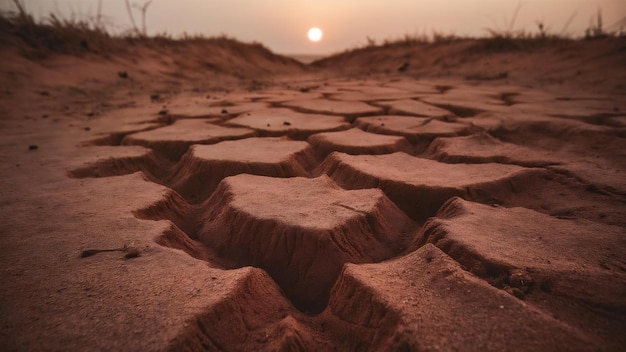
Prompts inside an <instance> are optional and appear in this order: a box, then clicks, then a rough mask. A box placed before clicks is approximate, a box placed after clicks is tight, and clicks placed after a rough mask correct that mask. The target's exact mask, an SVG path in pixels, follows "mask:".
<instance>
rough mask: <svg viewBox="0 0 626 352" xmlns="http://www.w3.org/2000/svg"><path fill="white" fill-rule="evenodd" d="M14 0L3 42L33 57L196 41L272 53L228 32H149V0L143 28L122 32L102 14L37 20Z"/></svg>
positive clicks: (1, 29) (1, 31) (3, 21)
mask: <svg viewBox="0 0 626 352" xmlns="http://www.w3.org/2000/svg"><path fill="white" fill-rule="evenodd" d="M14 3H15V4H16V9H17V10H16V11H15V12H6V13H2V14H0V46H2V45H4V46H14V47H17V48H19V49H20V50H21V52H22V54H23V55H24V56H26V57H28V58H30V59H40V58H45V57H48V56H49V55H50V54H70V55H85V54H97V55H102V56H105V57H108V56H110V55H113V54H116V53H125V52H129V51H131V50H132V49H133V48H134V47H137V46H142V47H151V48H159V47H177V46H194V45H206V46H207V47H217V48H228V49H230V50H232V51H240V52H244V51H247V50H244V48H245V49H252V51H254V52H257V53H260V54H261V55H263V56H267V57H270V56H273V54H272V53H271V51H270V50H269V49H267V48H265V47H264V46H263V45H262V44H260V43H256V42H255V43H242V42H239V41H238V40H237V39H235V38H232V37H229V36H227V35H225V34H222V35H220V36H214V37H207V36H204V35H199V34H195V35H194V34H187V33H183V34H182V35H181V36H178V37H174V36H171V35H169V34H167V33H161V34H157V35H154V36H147V35H146V33H147V29H146V26H145V16H146V10H147V8H148V7H147V5H149V2H146V3H144V5H143V6H142V7H140V10H141V11H142V28H141V29H139V28H137V27H136V26H135V27H133V28H131V29H130V30H127V31H125V32H123V33H121V34H111V32H110V31H109V30H108V29H107V27H106V26H105V25H104V24H103V20H102V17H101V16H100V15H98V16H96V17H94V18H87V19H77V18H76V17H75V16H72V18H70V19H64V18H60V17H58V16H57V15H55V14H50V15H48V16H47V17H44V18H43V19H41V20H39V21H37V20H35V18H34V17H33V16H32V15H31V14H29V13H28V12H27V11H26V9H25V8H24V6H23V5H22V3H21V2H20V1H19V0H14ZM133 23H134V22H133Z"/></svg>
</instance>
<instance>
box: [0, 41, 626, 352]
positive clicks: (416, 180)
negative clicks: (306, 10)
mask: <svg viewBox="0 0 626 352" xmlns="http://www.w3.org/2000/svg"><path fill="white" fill-rule="evenodd" d="M624 45H625V44H624V41H623V40H614V41H597V42H586V43H576V44H572V45H570V46H560V47H558V48H554V49H544V50H539V51H532V52H515V53H510V52H502V53H493V52H481V53H479V54H480V55H479V54H476V51H475V50H476V49H475V48H474V47H472V43H466V42H463V43H457V44H451V45H442V46H435V47H432V48H430V49H429V50H431V51H430V53H424V52H423V50H421V49H420V48H411V47H390V48H383V49H372V50H369V51H367V50H366V51H364V52H360V53H352V54H346V55H344V56H340V57H336V58H331V59H328V60H325V61H322V62H318V63H316V64H315V65H316V66H317V68H308V67H303V66H302V65H300V64H298V63H296V62H293V61H290V60H287V59H284V58H277V57H273V56H271V55H268V54H267V53H265V52H256V51H254V50H250V51H246V52H243V53H242V52H241V50H240V51H229V50H230V49H228V50H227V49H219V48H213V49H211V50H213V51H211V50H210V48H204V51H203V49H201V48H187V49H184V48H183V49H181V48H177V49H176V50H174V49H171V48H160V49H155V48H151V49H148V48H143V49H138V51H137V52H136V53H135V54H134V55H118V56H113V57H109V58H103V57H101V56H95V55H86V56H82V57H68V56H59V55H53V56H51V57H49V58H47V59H44V60H35V61H32V60H28V59H25V58H23V57H22V56H20V55H19V53H18V50H17V48H14V47H3V48H2V51H1V53H0V56H1V60H2V62H3V65H2V68H1V69H0V71H1V72H0V74H1V75H2V76H1V77H2V82H3V85H2V92H0V116H1V117H0V135H1V137H0V162H1V163H0V189H1V190H2V191H1V197H0V269H1V270H0V282H2V285H1V288H0V349H2V350H7V351H12V350H29V351H31V350H116V351H137V350H202V349H205V350H234V351H250V350H268V351H269V350H372V351H375V350H376V351H378V350H473V351H475V350H493V351H496V350H497V351H500V350H530V351H546V350H554V351H556V350H559V351H561V350H614V351H617V350H623V349H624V348H625V347H626V338H625V337H624V335H623V331H624V329H625V328H626V320H625V318H624V317H625V316H626V299H625V297H626V261H625V260H624V258H626V237H625V236H626V231H625V228H626V183H624V180H626V177H625V175H626V173H625V171H626V170H625V169H626V152H625V151H626V142H625V140H624V138H625V135H626V130H625V128H626V104H625V102H626V99H624V98H625V95H626V94H625V91H624V86H623V82H624V81H626V80H625V79H624V77H625V74H626V72H624V68H623V65H622V64H621V63H623V62H624V60H625V59H626V58H625V55H626V53H625V52H624ZM468 48H470V49H471V48H474V49H472V50H474V51H471V52H468V51H467V50H469V49H468ZM185 50H187V51H185ZM242 50H243V49H242ZM459 53H465V54H466V56H459V55H452V54H459ZM211 54H212V56H211ZM409 54H410V55H409ZM427 54H430V56H428V55H427ZM470 54H471V55H470ZM407 55H409V56H407ZM438 57H439V58H441V57H443V58H445V59H446V60H452V61H451V62H450V63H449V64H448V66H447V67H444V69H442V66H441V63H440V61H437V60H436V59H437V58H438ZM242 58H244V59H243V60H242ZM407 58H408V59H407ZM406 60H409V63H410V64H409V66H408V68H407V69H406V70H403V71H402V72H398V71H397V67H399V66H400V65H402V64H403V63H404V62H405V61H406ZM209 61H210V62H209ZM434 61H437V62H434ZM208 63H210V65H209V64H208ZM122 71H124V72H126V73H127V75H128V77H127V78H123V77H120V75H119V73H120V72H122ZM579 71H580V72H579ZM498 72H507V73H508V74H507V75H506V77H496V78H498V79H491V78H494V76H493V75H492V74H493V73H498ZM122 76H123V75H122ZM88 249H117V250H116V251H106V252H100V253H97V254H95V255H92V256H88V257H81V253H83V251H85V250H88ZM137 254H138V255H139V256H138V257H137ZM127 257H129V258H127Z"/></svg>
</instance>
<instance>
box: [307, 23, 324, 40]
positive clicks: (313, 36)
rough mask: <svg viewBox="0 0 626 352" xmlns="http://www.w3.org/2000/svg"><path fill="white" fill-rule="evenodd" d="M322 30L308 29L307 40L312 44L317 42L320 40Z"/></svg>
mask: <svg viewBox="0 0 626 352" xmlns="http://www.w3.org/2000/svg"><path fill="white" fill-rule="evenodd" d="M322 35H323V33H322V30H321V29H319V28H317V27H313V28H311V29H309V33H308V36H309V40H310V41H312V42H319V41H320V40H321V39H322Z"/></svg>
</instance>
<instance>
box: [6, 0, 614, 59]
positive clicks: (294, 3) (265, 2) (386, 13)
mask: <svg viewBox="0 0 626 352" xmlns="http://www.w3.org/2000/svg"><path fill="white" fill-rule="evenodd" d="M23 1H24V3H25V4H26V7H27V9H28V10H29V11H30V12H31V13H33V14H34V15H35V16H43V15H46V14H48V13H50V12H54V13H56V14H60V15H61V16H64V17H69V16H72V15H74V16H78V17H81V18H88V17H90V16H95V15H96V14H97V9H98V2H99V1H98V0H23ZM101 2H102V14H103V16H106V17H107V18H108V19H109V21H110V23H111V24H113V26H112V27H111V29H112V30H113V31H115V32H118V33H119V32H122V31H123V30H126V29H128V28H130V21H129V19H128V16H127V13H126V7H125V3H124V0H102V1H101ZM145 2H146V0H131V3H133V4H139V5H140V4H143V3H145ZM520 3H521V6H522V7H521V9H520V11H519V15H518V16H517V22H516V25H515V29H526V30H528V31H536V30H537V26H536V21H538V20H539V21H543V22H544V23H546V25H547V26H548V28H550V29H551V31H552V32H557V33H558V32H561V31H562V30H563V28H564V26H565V25H566V23H567V22H568V19H569V18H571V17H572V16H573V20H572V21H571V24H570V25H569V27H568V32H569V33H571V34H574V35H578V36H580V35H582V34H583V33H584V30H585V28H587V27H588V26H589V25H590V22H591V20H592V18H595V15H596V13H597V10H598V8H601V9H602V14H603V19H604V25H605V26H610V25H612V24H614V23H616V22H618V21H620V20H621V19H623V18H624V17H625V16H626V0H525V1H519V0H153V1H152V3H151V5H150V7H149V8H148V12H147V24H148V25H147V27H148V33H149V34H155V33H159V32H167V33H170V34H173V35H178V34H181V33H183V32H187V33H190V34H195V33H201V34H206V35H219V34H221V33H225V34H228V35H231V36H234V37H236V38H237V39H240V40H242V41H248V42H249V41H257V42H261V43H263V44H264V45H266V46H267V47H269V48H270V49H272V50H273V51H275V52H278V53H283V54H298V53H303V54H306V53H310V54H329V53H333V52H338V51H341V50H343V49H347V48H353V47H355V46H358V45H362V44H364V43H365V42H366V38H367V37H368V36H369V37H371V38H374V39H377V40H384V39H387V38H398V37H402V36H404V35H405V34H416V33H417V34H421V33H431V32H432V31H433V30H435V31H438V32H443V33H446V34H449V33H454V34H457V35H474V36H481V35H485V34H486V31H485V28H493V29H504V28H506V25H505V23H506V21H507V20H509V19H511V18H512V16H513V13H514V11H515V9H516V7H517V6H518V4H520ZM0 9H2V10H7V9H14V5H13V0H0ZM135 15H136V16H135V17H136V20H137V21H138V22H140V21H141V16H140V14H139V12H137V11H136V12H135ZM314 26H316V27H319V28H321V29H322V30H323V32H324V37H323V38H322V40H321V41H320V42H318V43H312V42H309V41H308V40H307V38H306V33H307V31H308V29H309V28H311V27H314Z"/></svg>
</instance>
